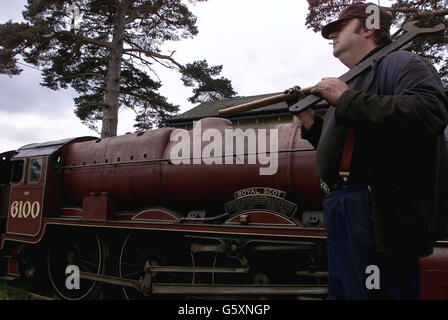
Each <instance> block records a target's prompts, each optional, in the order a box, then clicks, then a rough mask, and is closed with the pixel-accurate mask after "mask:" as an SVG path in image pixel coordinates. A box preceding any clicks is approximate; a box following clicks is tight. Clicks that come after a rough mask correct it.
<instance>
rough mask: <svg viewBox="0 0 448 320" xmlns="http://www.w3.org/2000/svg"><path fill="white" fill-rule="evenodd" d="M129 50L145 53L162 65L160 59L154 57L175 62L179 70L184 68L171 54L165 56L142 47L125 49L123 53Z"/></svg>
mask: <svg viewBox="0 0 448 320" xmlns="http://www.w3.org/2000/svg"><path fill="white" fill-rule="evenodd" d="M129 52H140V53H144V54H146V55H147V56H150V57H151V58H153V59H154V60H156V61H157V62H158V63H160V64H162V65H163V63H161V62H160V61H158V60H157V59H155V58H159V59H163V60H168V61H170V62H172V63H173V64H175V65H176V66H177V67H178V68H179V69H180V70H183V69H184V66H183V65H181V64H180V63H179V62H177V61H176V60H174V59H173V58H172V57H171V56H166V55H163V54H159V53H156V52H153V51H150V50H145V49H142V48H133V49H125V50H124V52H123V53H124V54H128V53H129ZM164 66H165V67H166V65H164Z"/></svg>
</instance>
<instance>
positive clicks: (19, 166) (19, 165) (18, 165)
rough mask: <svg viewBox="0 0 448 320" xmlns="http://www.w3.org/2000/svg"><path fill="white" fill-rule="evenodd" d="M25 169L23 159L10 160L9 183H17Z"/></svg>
mask: <svg viewBox="0 0 448 320" xmlns="http://www.w3.org/2000/svg"><path fill="white" fill-rule="evenodd" d="M24 169H25V160H14V161H12V172H11V183H12V184H17V183H19V182H20V181H22V179H23V171H24Z"/></svg>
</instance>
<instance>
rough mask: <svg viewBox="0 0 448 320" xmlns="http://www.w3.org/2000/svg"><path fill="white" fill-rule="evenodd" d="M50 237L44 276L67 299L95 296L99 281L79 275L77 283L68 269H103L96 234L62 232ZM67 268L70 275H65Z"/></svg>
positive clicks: (103, 255) (103, 256)
mask: <svg viewBox="0 0 448 320" xmlns="http://www.w3.org/2000/svg"><path fill="white" fill-rule="evenodd" d="M54 239H55V241H54V242H53V245H52V246H51V247H50V248H49V250H48V256H47V266H48V275H49V277H50V281H51V284H52V285H53V288H54V289H55V290H56V292H57V293H58V294H59V295H60V296H61V297H62V298H64V299H67V300H80V299H85V298H96V297H97V295H98V294H99V293H100V284H98V283H97V282H96V281H91V280H86V279H83V278H80V279H79V282H77V280H76V279H75V278H74V277H76V276H77V275H76V273H72V272H73V270H75V269H78V270H79V271H84V272H89V273H96V274H101V273H102V272H103V271H104V270H103V269H104V266H105V263H104V260H105V259H104V258H105V254H104V250H103V249H104V248H103V245H102V242H101V240H100V238H99V236H98V235H97V234H96V233H94V232H85V231H84V232H65V233H61V234H59V236H58V237H55V238H54ZM68 266H72V267H70V268H67V267H68ZM73 266H74V267H73ZM67 270H71V274H69V275H66V271H67ZM69 276H72V277H70V278H69ZM78 284H79V285H78Z"/></svg>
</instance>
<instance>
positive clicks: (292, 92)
mask: <svg viewBox="0 0 448 320" xmlns="http://www.w3.org/2000/svg"><path fill="white" fill-rule="evenodd" d="M283 93H284V94H290V95H292V96H293V99H291V100H289V101H286V104H287V105H288V107H290V106H292V105H293V104H295V103H296V102H297V101H298V100H299V99H303V98H305V97H306V96H305V95H304V94H303V93H302V91H300V87H299V86H294V87H292V88H289V89H286V90H285V91H284V92H283Z"/></svg>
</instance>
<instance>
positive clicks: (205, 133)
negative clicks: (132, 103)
mask: <svg viewBox="0 0 448 320" xmlns="http://www.w3.org/2000/svg"><path fill="white" fill-rule="evenodd" d="M238 139H240V140H238ZM314 156H315V151H314V149H313V148H312V147H311V145H310V144H309V143H308V142H306V141H304V140H302V139H301V138H300V128H299V126H298V122H297V121H294V122H292V123H289V124H276V125H271V126H266V125H263V126H258V127H252V128H249V127H243V126H241V127H238V128H236V127H233V125H232V123H231V122H230V121H228V120H225V119H219V118H206V119H203V120H201V121H200V122H199V123H196V124H195V127H194V128H193V129H192V130H190V131H186V130H183V131H182V130H179V129H174V128H161V129H157V130H153V131H146V132H141V133H136V134H127V135H124V136H119V137H113V138H106V139H98V138H94V137H82V138H76V139H66V140H60V141H54V142H48V143H43V144H31V145H27V146H24V147H22V148H20V149H19V150H17V151H11V152H7V153H3V154H1V155H0V178H1V180H0V186H1V190H0V191H1V192H0V194H1V198H0V201H1V202H0V209H1V220H0V223H1V224H0V227H1V242H0V245H1V250H2V251H1V252H2V261H3V264H2V266H3V270H2V273H3V274H7V275H8V276H10V277H11V276H14V277H22V278H25V279H29V280H30V281H31V280H32V281H34V283H43V282H45V281H48V282H49V283H51V286H52V288H53V289H54V290H55V292H57V293H58V294H59V295H60V296H62V297H64V298H66V299H81V298H88V297H94V296H96V295H97V294H98V293H100V292H101V289H103V288H108V286H109V285H119V286H122V288H123V293H124V295H125V297H126V298H130V299H132V298H144V297H152V296H154V295H176V296H178V295H182V296H185V295H187V296H188V295H194V296H201V295H207V296H215V295H220V296H221V295H227V296H228V295H238V296H243V297H260V296H263V297H264V296H268V297H269V296H279V295H280V296H293V297H322V298H323V297H325V294H326V292H327V279H326V277H327V272H326V244H325V229H324V221H323V214H322V211H321V205H320V203H321V196H322V194H321V191H320V187H319V184H318V181H317V180H316V178H315V176H314ZM438 245H439V246H438V247H437V248H436V250H435V253H434V255H433V256H431V257H428V258H426V259H422V284H423V294H424V297H427V298H448V284H447V282H446V280H444V279H447V278H448V276H447V275H448V263H446V260H447V258H448V248H446V247H445V245H446V242H440V243H439V244H438ZM443 259H445V260H443ZM444 261H445V262H444ZM67 266H75V267H76V268H78V269H79V271H80V276H81V282H80V286H79V288H69V287H67V284H66V279H67V276H66V269H67Z"/></svg>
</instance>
